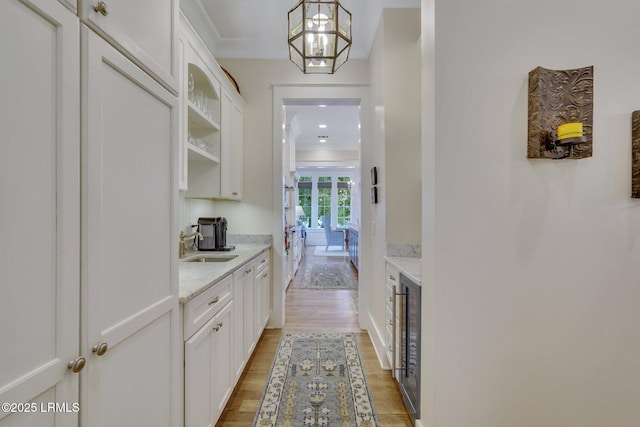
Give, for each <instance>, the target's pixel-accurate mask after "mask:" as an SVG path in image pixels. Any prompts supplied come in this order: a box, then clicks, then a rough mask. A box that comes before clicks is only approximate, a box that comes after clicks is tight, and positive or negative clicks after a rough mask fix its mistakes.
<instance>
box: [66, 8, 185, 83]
mask: <svg viewBox="0 0 640 427" xmlns="http://www.w3.org/2000/svg"><path fill="white" fill-rule="evenodd" d="M78 6H79V7H80V18H81V19H82V22H84V23H86V24H87V25H88V26H89V27H91V28H92V29H93V30H94V31H96V32H97V33H98V34H100V35H101V36H102V37H104V38H106V39H107V40H108V41H109V42H110V43H112V44H113V45H114V46H117V47H118V49H120V50H121V51H122V52H123V53H124V54H125V55H126V56H127V57H129V59H131V60H133V61H134V62H135V63H136V64H138V65H139V66H141V67H142V68H143V69H144V70H145V71H147V72H148V73H149V74H151V75H152V76H154V78H155V79H157V80H158V81H160V82H161V83H162V84H163V85H164V86H165V87H167V88H168V89H170V90H171V91H172V92H174V93H178V56H177V54H176V53H177V52H176V43H177V26H178V13H179V11H178V0H136V1H130V0H104V1H101V0H79V5H78Z"/></svg>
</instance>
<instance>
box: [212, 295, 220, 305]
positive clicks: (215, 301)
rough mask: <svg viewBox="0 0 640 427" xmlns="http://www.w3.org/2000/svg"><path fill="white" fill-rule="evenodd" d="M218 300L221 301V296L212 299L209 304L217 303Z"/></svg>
mask: <svg viewBox="0 0 640 427" xmlns="http://www.w3.org/2000/svg"><path fill="white" fill-rule="evenodd" d="M218 301H220V298H219V297H215V298H214V299H213V300H212V301H210V302H209V305H213V304H215V303H217V302H218Z"/></svg>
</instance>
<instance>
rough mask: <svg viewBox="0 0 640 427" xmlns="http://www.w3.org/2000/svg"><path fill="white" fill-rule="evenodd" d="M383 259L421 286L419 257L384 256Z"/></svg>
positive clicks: (420, 262) (420, 261)
mask: <svg viewBox="0 0 640 427" xmlns="http://www.w3.org/2000/svg"><path fill="white" fill-rule="evenodd" d="M384 259H385V260H386V261H387V262H389V263H390V264H392V265H393V266H394V267H396V268H397V269H398V270H399V271H400V272H401V273H403V274H404V275H405V276H407V277H408V278H409V279H411V280H412V281H413V282H415V283H416V284H417V285H418V286H422V260H421V259H420V258H414V257H401V256H385V257H384Z"/></svg>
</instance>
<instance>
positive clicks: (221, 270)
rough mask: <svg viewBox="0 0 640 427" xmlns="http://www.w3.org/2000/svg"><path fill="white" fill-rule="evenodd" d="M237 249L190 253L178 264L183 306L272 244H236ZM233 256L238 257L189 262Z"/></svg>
mask: <svg viewBox="0 0 640 427" xmlns="http://www.w3.org/2000/svg"><path fill="white" fill-rule="evenodd" d="M235 247H236V248H235V249H234V250H232V251H225V252H214V251H200V252H189V253H187V254H186V256H185V257H184V259H182V260H180V261H179V262H178V282H179V287H180V302H181V303H182V304H184V303H186V302H187V301H190V300H191V299H193V298H195V297H196V296H198V295H200V294H201V293H202V292H204V291H205V290H207V289H209V288H210V287H211V286H213V285H215V284H216V283H217V282H219V281H220V280H221V279H223V278H224V277H226V276H227V275H229V274H231V273H233V272H234V271H235V270H237V269H238V267H240V266H241V265H243V264H245V263H246V262H247V261H250V260H251V259H252V258H255V257H256V256H257V255H259V254H260V253H261V252H262V251H264V250H265V249H269V248H270V247H271V244H266V243H236V244H235ZM233 255H237V257H236V258H234V259H232V260H231V261H226V262H188V260H189V259H193V258H198V257H203V256H204V257H229V256H233Z"/></svg>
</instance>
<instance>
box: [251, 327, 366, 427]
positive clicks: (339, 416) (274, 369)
mask: <svg viewBox="0 0 640 427" xmlns="http://www.w3.org/2000/svg"><path fill="white" fill-rule="evenodd" d="M253 426H254V427H301V426H310V427H320V426H323V427H324V426H329V427H330V426H336V427H375V426H378V419H377V416H376V412H375V408H374V406H373V400H372V398H371V392H370V391H369V386H368V384H367V378H366V376H365V372H364V367H363V366H362V361H361V359H360V353H359V352H358V347H357V345H356V340H355V335H354V334H352V333H346V334H345V333H301V332H283V334H282V337H281V338H280V344H279V346H278V351H277V353H276V356H275V359H274V361H273V365H272V366H271V372H270V373H269V379H268V381H267V386H266V388H265V391H264V393H263V395H262V401H261V402H260V406H259V407H258V412H257V414H256V418H255V420H254V422H253Z"/></svg>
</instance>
